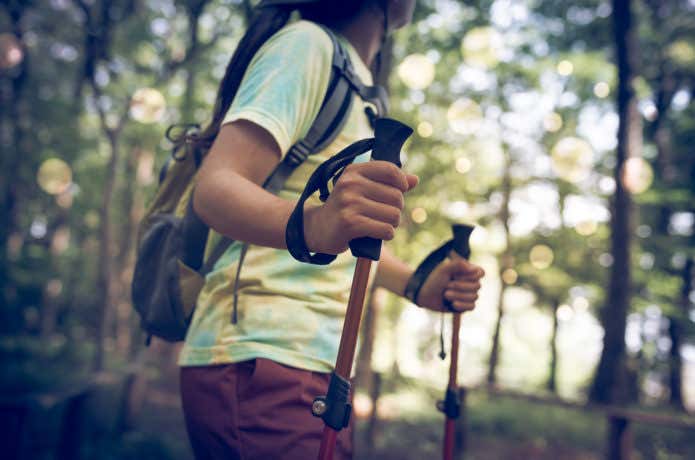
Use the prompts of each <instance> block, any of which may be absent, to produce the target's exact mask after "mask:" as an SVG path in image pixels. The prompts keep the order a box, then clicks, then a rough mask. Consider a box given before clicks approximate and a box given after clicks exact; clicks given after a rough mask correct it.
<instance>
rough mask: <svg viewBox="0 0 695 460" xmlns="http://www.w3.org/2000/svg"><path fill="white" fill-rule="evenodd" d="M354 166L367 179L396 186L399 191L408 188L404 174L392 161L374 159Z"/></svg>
mask: <svg viewBox="0 0 695 460" xmlns="http://www.w3.org/2000/svg"><path fill="white" fill-rule="evenodd" d="M355 166H356V167H357V168H359V171H360V174H362V175H363V176H364V177H366V178H368V179H371V180H373V181H376V182H381V183H382V184H385V185H390V186H391V187H396V188H397V189H399V190H400V191H401V192H405V191H406V190H408V180H407V179H406V175H405V174H404V173H403V171H401V170H400V169H399V168H398V166H396V165H394V164H393V163H389V162H388V161H379V160H376V161H369V162H367V163H360V164H359V165H355Z"/></svg>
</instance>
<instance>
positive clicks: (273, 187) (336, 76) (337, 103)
mask: <svg viewBox="0 0 695 460" xmlns="http://www.w3.org/2000/svg"><path fill="white" fill-rule="evenodd" d="M321 27H322V28H323V30H324V31H325V32H326V33H327V34H328V36H329V37H330V39H331V43H332V44H333V60H332V63H331V77H330V80H329V83H328V89H327V90H326V95H325V96H324V99H323V102H322V103H321V108H320V109H319V112H318V114H317V115H316V118H315V119H314V122H313V123H312V125H311V127H310V128H309V132H308V133H307V135H306V136H305V137H304V138H303V139H301V140H299V141H298V142H297V143H295V144H294V145H293V146H292V147H290V150H289V151H288V152H287V154H286V155H285V157H284V158H283V160H282V161H281V162H280V163H278V165H277V166H276V167H275V169H274V170H273V172H272V173H271V174H270V176H269V177H268V179H266V181H265V183H264V184H263V188H264V189H266V190H268V191H269V192H271V193H274V194H276V193H278V192H279V191H280V190H281V189H282V187H283V186H284V185H285V183H286V182H287V179H289V177H290V175H292V173H293V172H294V170H295V169H297V167H298V166H299V165H301V164H302V163H303V162H304V160H306V159H307V158H308V156H309V155H312V154H314V153H317V152H320V151H321V150H323V149H324V148H326V147H327V146H328V145H329V144H330V143H331V142H333V141H334V140H335V138H336V137H337V136H338V134H339V133H340V131H341V130H342V129H343V127H344V126H345V123H346V122H347V118H348V114H349V113H350V109H351V107H352V101H353V91H354V92H357V94H359V96H360V97H361V98H362V99H363V100H364V101H367V102H370V103H373V104H374V105H375V106H376V108H377V111H378V113H379V115H380V116H384V115H385V114H386V110H387V108H388V105H387V95H386V91H385V90H384V89H383V88H382V87H380V86H366V85H364V84H363V83H362V81H361V80H360V78H359V77H358V76H357V74H356V73H355V72H354V70H353V67H352V63H351V62H350V57H349V55H348V53H347V50H346V49H345V48H344V47H343V46H342V45H341V44H340V42H339V41H338V38H337V37H336V36H335V34H334V33H333V32H332V31H331V30H330V29H328V28H326V27H323V26H321ZM233 242H234V240H231V239H229V238H226V237H222V238H221V239H220V240H219V241H218V243H217V244H216V245H215V247H213V248H212V250H211V252H210V255H209V256H208V258H207V260H206V261H205V263H204V264H203V267H202V269H201V274H202V275H203V276H204V275H207V274H208V273H209V272H210V271H212V269H213V268H214V266H215V264H216V263H217V261H218V260H219V259H220V257H222V255H223V254H224V252H225V251H226V250H227V248H229V246H230V245H231V244H232V243H233Z"/></svg>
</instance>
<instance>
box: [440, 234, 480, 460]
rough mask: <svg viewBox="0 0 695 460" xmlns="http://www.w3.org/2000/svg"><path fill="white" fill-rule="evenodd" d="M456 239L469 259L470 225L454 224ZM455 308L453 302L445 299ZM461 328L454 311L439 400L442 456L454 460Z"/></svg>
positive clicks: (460, 252) (455, 247) (456, 245)
mask: <svg viewBox="0 0 695 460" xmlns="http://www.w3.org/2000/svg"><path fill="white" fill-rule="evenodd" d="M453 232H454V239H453V240H452V243H453V244H452V250H453V251H454V252H455V253H456V255H457V256H460V257H463V258H464V259H468V258H469V257H470V255H471V249H470V246H469V242H468V241H469V238H470V235H471V233H472V232H473V227H471V226H470V225H454V226H453ZM445 303H447V304H448V306H449V308H450V309H451V310H453V308H452V306H451V304H450V303H449V302H448V301H445ZM460 328H461V313H457V312H454V313H453V315H452V318H451V357H450V359H451V361H450V363H449V384H448V385H447V388H446V393H445V395H444V400H443V401H438V402H437V409H439V410H440V411H442V412H444V414H445V415H446V420H445V422H444V446H443V452H442V456H443V458H444V460H453V458H454V447H455V433H456V419H457V418H459V416H460V415H461V400H460V397H459V388H458V382H457V373H458V357H459V329H460Z"/></svg>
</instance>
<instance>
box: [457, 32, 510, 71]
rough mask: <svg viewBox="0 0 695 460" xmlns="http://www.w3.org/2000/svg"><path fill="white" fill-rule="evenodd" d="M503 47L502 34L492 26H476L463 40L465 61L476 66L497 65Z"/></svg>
mask: <svg viewBox="0 0 695 460" xmlns="http://www.w3.org/2000/svg"><path fill="white" fill-rule="evenodd" d="M501 49H502V36H501V35H500V34H499V32H497V31H496V30H495V29H493V28H492V27H475V28H473V29H471V30H469V31H468V33H466V35H465V36H464V37H463V40H462V41H461V54H462V55H463V59H464V61H465V62H466V63H467V64H469V65H472V66H474V67H482V68H486V69H487V68H490V67H494V66H496V65H497V63H498V62H499V60H500V52H501Z"/></svg>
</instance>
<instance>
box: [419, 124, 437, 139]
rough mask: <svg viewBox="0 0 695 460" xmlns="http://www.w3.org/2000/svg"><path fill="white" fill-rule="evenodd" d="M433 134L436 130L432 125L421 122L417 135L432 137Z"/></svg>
mask: <svg viewBox="0 0 695 460" xmlns="http://www.w3.org/2000/svg"><path fill="white" fill-rule="evenodd" d="M433 132H434V128H432V123H430V122H429V121H421V122H420V123H418V125H417V133H418V134H419V135H420V137H430V136H431V135H432V133H433Z"/></svg>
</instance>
